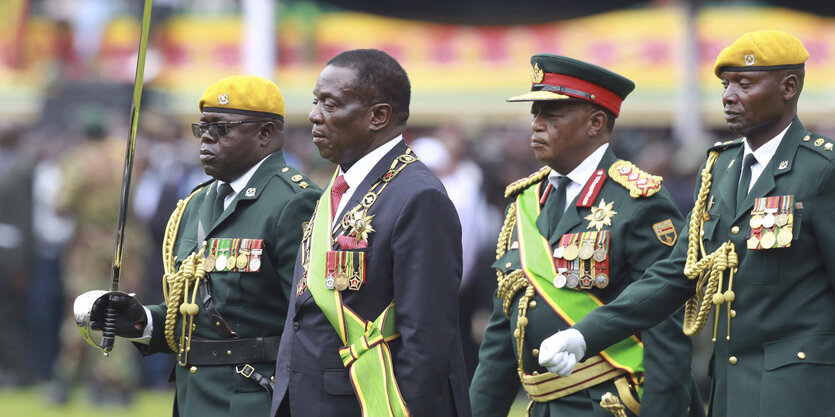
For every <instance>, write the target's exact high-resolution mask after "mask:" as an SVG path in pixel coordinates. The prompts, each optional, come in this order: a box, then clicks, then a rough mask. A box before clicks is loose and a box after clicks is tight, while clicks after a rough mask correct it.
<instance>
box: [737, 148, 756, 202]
mask: <svg viewBox="0 0 835 417" xmlns="http://www.w3.org/2000/svg"><path fill="white" fill-rule="evenodd" d="M756 162H757V159H756V158H754V154H752V153H749V154H748V155H745V161H744V162H743V163H742V174H741V175H740V177H739V185H738V186H737V189H736V208H737V209H739V208H742V202H743V201H745V197H747V196H748V188H749V187H750V186H751V165H754V164H755V163H756Z"/></svg>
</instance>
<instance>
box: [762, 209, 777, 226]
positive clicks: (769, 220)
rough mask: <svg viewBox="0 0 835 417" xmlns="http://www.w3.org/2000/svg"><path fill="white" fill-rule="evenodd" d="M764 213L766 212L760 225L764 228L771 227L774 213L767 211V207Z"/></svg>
mask: <svg viewBox="0 0 835 417" xmlns="http://www.w3.org/2000/svg"><path fill="white" fill-rule="evenodd" d="M766 213H767V214H766V215H765V216H763V223H762V226H763V227H765V228H766V229H771V228H772V227H774V221H775V218H774V214H772V213H768V209H766Z"/></svg>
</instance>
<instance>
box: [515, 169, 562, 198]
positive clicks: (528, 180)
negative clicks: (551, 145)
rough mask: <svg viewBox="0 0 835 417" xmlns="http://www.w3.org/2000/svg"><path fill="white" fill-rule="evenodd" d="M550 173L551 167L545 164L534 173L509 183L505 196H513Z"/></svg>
mask: <svg viewBox="0 0 835 417" xmlns="http://www.w3.org/2000/svg"><path fill="white" fill-rule="evenodd" d="M550 173H551V167H548V166H544V167H542V168H540V169H539V171H536V172H534V173H533V174H531V175H528V176H527V177H525V178H522V179H521V180H517V181H514V182H513V183H512V184H510V185H508V186H507V188H505V189H504V196H505V198H507V197H513V196H514V195H516V194H518V193H519V192H521V191H522V190H524V189H525V188H528V187H530V186H531V185H533V184H536V183H538V182H540V181H542V180H543V179H544V178H545V177H547V176H548V174H550Z"/></svg>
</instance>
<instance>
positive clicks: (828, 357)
mask: <svg viewBox="0 0 835 417" xmlns="http://www.w3.org/2000/svg"><path fill="white" fill-rule="evenodd" d="M763 347H764V360H763V369H764V372H763V376H762V386H761V390H760V398H759V400H760V408H759V410H760V412H761V413H760V415H762V416H805V415H829V413H830V412H831V411H832V407H833V406H835V404H833V403H835V400H833V398H835V397H833V395H832V392H833V390H835V333H820V334H814V335H808V336H801V337H794V338H790V339H783V340H779V341H775V342H770V343H766V344H765V345H764V346H763Z"/></svg>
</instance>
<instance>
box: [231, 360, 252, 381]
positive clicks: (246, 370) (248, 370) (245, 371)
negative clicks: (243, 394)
mask: <svg viewBox="0 0 835 417" xmlns="http://www.w3.org/2000/svg"><path fill="white" fill-rule="evenodd" d="M235 372H237V373H239V374H241V375H243V376H244V377H245V378H249V377H251V376H252V374H253V372H255V368H253V367H252V365H250V364H248V363H247V364H244V367H243V368H240V367H239V366H235Z"/></svg>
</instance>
